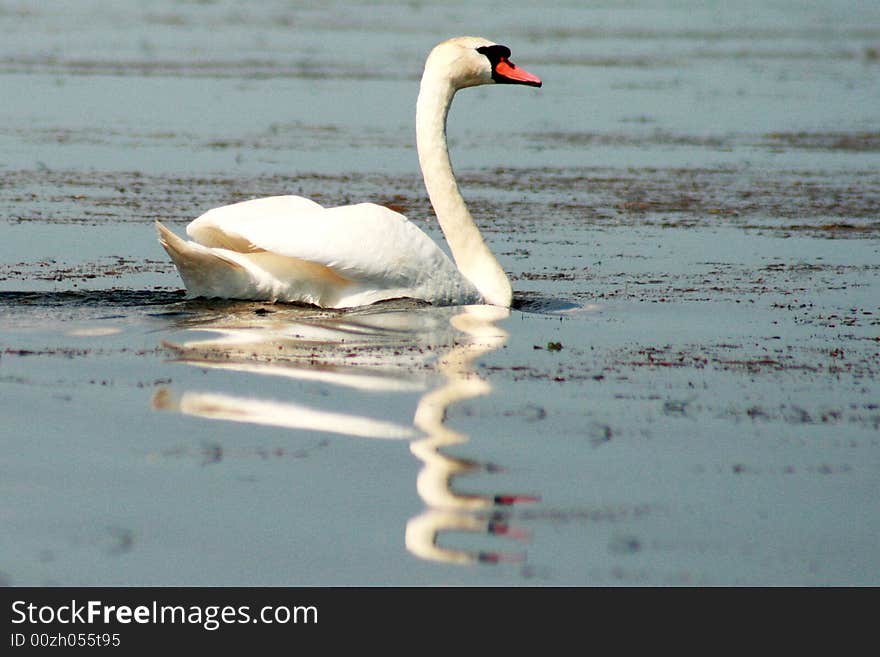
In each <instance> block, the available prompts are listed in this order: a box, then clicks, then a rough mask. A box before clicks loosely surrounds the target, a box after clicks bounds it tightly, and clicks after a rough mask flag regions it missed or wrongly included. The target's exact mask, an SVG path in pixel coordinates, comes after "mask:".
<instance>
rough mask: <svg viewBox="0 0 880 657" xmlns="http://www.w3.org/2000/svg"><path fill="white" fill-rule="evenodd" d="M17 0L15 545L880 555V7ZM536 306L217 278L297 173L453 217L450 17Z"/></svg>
mask: <svg viewBox="0 0 880 657" xmlns="http://www.w3.org/2000/svg"><path fill="white" fill-rule="evenodd" d="M508 5H509V7H508V10H507V11H505V12H504V13H503V14H501V13H499V12H498V11H496V9H495V7H494V6H492V5H490V4H489V3H443V4H442V5H441V6H435V5H432V4H428V3H405V4H399V5H398V4H380V3H372V2H338V3H324V4H322V5H321V6H320V7H318V8H316V7H313V6H311V5H310V4H308V3H297V2H282V1H280V0H277V1H271V2H262V3H258V4H257V5H256V6H250V5H248V6H247V7H245V6H243V5H241V3H235V2H231V1H226V0H216V1H214V2H211V1H207V2H204V1H202V2H195V1H193V2H185V1H178V2H172V1H170V0H167V1H164V2H152V3H148V4H147V3H138V2H133V1H119V0H117V1H116V2H103V1H99V0H96V1H94V2H77V3H69V2H60V1H57V2H56V1H45V2H39V3H37V2H25V1H23V0H22V1H18V2H15V1H9V2H3V3H0V33H2V35H3V38H2V39H0V97H2V98H3V102H2V103H0V152H2V153H3V157H2V160H0V244H2V245H3V246H2V247H0V412H2V414H3V418H4V421H3V426H2V429H0V446H2V449H0V454H2V456H0V492H2V494H3V497H4V499H5V500H6V504H4V509H3V524H4V528H5V531H4V532H3V534H2V536H0V581H2V582H4V583H7V584H12V585H128V584H130V585H150V584H155V585H312V584H314V585H349V584H368V585H384V584H392V585H395V584H403V585H407V584H428V585H446V584H464V585H539V586H540V585H608V584H611V585H616V584H624V585H628V584H639V585H645V584H647V585H667V584H696V585H729V584H751V585H755V584H770V585H777V584H788V585H826V584H838V585H839V584H843V585H849V584H855V585H860V584H873V585H876V584H878V583H880V577H878V573H880V539H878V537H880V512H878V507H877V503H876V501H877V499H878V498H880V384H878V375H880V342H878V341H880V280H878V275H880V241H878V235H880V166H878V165H880V115H878V113H877V108H878V107H880V7H877V6H875V4H874V3H867V2H856V1H852V2H821V3H820V2H815V3H812V2H806V3H805V2H794V1H782V0H780V1H778V2H769V3H768V2H766V1H762V2H746V3H738V4H737V5H736V7H734V8H731V7H730V6H728V5H729V3H720V2H719V3H711V2H708V3H707V2H700V3H698V2H671V1H660V0H657V1H655V2H635V1H634V2H624V1H621V2H582V3H576V2H570V3H553V4H551V5H550V6H547V5H542V6H541V8H539V9H536V8H535V7H534V6H533V5H532V4H529V3H524V2H511V3H508ZM461 33H470V34H478V35H482V36H486V37H488V38H491V39H494V40H496V41H499V42H503V43H506V44H507V45H509V46H510V47H511V48H512V50H513V53H514V61H516V62H518V63H519V64H521V65H522V66H524V67H525V68H527V69H528V70H530V71H533V72H535V73H537V74H538V75H540V76H541V77H542V78H543V79H544V82H545V86H544V87H543V88H542V89H540V90H538V89H526V88H500V87H495V88H479V89H472V90H467V91H465V92H462V93H461V94H459V96H457V98H456V101H455V104H454V106H453V108H452V111H451V115H450V127H449V137H450V144H451V148H452V157H453V161H454V163H455V165H456V171H457V174H458V177H459V179H460V181H461V185H462V190H463V193H464V195H465V197H466V198H467V200H468V202H469V203H470V205H471V208H472V211H473V214H474V215H475V216H476V217H477V219H478V222H479V223H480V224H481V227H482V228H483V230H484V234H485V235H486V238H487V240H488V241H489V243H490V244H491V246H492V248H493V250H494V251H495V252H496V253H497V254H498V255H499V259H500V260H501V262H502V264H503V265H504V267H505V269H506V270H507V271H508V272H509V273H510V276H511V279H512V281H513V286H514V290H515V296H516V304H515V308H513V309H511V310H510V311H506V310H501V309H497V308H491V307H483V306H474V307H453V308H435V307H430V306H426V305H422V304H417V303H413V302H410V301H396V302H392V303H386V304H379V305H377V306H374V307H370V308H363V309H358V310H356V311H350V312H344V313H343V312H325V311H320V310H317V309H314V308H300V307H290V306H276V305H271V304H260V303H254V304H252V303H227V302H217V301H205V300H194V301H187V300H185V299H184V298H183V294H182V291H181V289H180V285H181V284H180V280H179V278H178V277H177V274H176V272H175V271H174V269H173V267H172V266H171V264H170V263H169V262H168V261H167V258H166V256H165V254H164V252H163V251H162V250H161V248H160V247H159V245H158V244H157V242H156V240H155V235H154V230H153V226H152V222H153V220H155V219H161V220H162V221H164V222H166V223H167V224H168V225H170V226H172V227H173V228H174V229H175V230H178V231H182V229H183V227H184V226H185V224H186V222H188V221H189V220H191V219H192V218H194V217H195V216H198V215H199V214H200V213H201V212H203V211H204V210H206V209H208V208H210V207H213V206H216V205H221V204H225V203H229V202H234V201H238V200H243V199H246V198H251V197H254V196H259V195H270V194H279V193H295V194H303V195H306V196H310V197H312V198H315V199H316V200H318V201H320V202H321V203H323V204H325V205H338V204H344V203H350V202H357V201H360V200H372V201H374V202H379V203H384V204H387V205H391V206H392V207H394V208H395V209H398V210H400V211H403V212H404V213H406V214H407V215H408V216H409V217H410V218H411V219H412V220H413V221H415V222H417V223H418V224H419V225H420V226H421V227H422V228H423V229H424V230H426V231H427V232H428V233H429V234H430V235H432V236H433V237H435V239H437V240H438V241H440V242H442V236H441V234H440V233H439V230H438V228H437V226H436V222H435V221H434V220H433V215H432V212H431V209H430V206H429V204H428V202H427V200H426V198H425V195H424V190H423V187H422V183H421V178H420V176H419V172H418V163H417V159H416V155H415V150H414V128H413V118H414V105H415V96H416V93H417V90H418V78H419V75H420V71H421V66H422V63H423V61H424V57H425V55H426V53H427V52H428V51H429V50H430V48H431V47H433V45H435V44H436V43H437V42H439V41H441V40H443V39H445V38H447V37H449V36H454V35H457V34H461Z"/></svg>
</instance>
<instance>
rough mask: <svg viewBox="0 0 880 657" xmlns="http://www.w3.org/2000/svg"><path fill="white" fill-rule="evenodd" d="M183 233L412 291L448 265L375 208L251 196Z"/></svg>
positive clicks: (422, 239)
mask: <svg viewBox="0 0 880 657" xmlns="http://www.w3.org/2000/svg"><path fill="white" fill-rule="evenodd" d="M187 233H188V234H189V235H190V237H192V238H193V239H194V240H195V241H197V242H199V243H200V244H203V245H204V246H209V247H218V248H224V249H229V250H231V251H237V252H239V253H254V254H259V253H265V252H268V253H269V254H274V255H278V256H285V257H288V258H295V259H297V260H303V261H307V262H312V263H316V264H319V265H323V266H325V267H329V268H331V269H332V270H333V271H334V272H335V273H336V274H338V275H339V276H342V277H344V278H346V279H348V280H351V281H361V282H366V281H381V282H382V283H383V285H384V286H386V287H387V286H389V285H395V284H400V285H408V286H412V285H413V284H414V283H415V282H417V281H422V280H424V279H425V278H427V277H430V276H431V275H433V274H436V273H439V272H438V271H437V270H438V268H440V269H443V270H445V269H447V268H448V267H449V266H450V265H451V262H450V261H449V258H448V257H447V256H446V255H445V254H444V253H443V252H442V251H441V250H440V248H439V247H438V246H437V245H436V244H435V243H434V242H433V241H432V240H431V239H430V238H429V237H428V236H427V235H425V234H424V233H423V232H422V231H421V230H420V229H419V228H418V227H417V226H415V225H414V224H412V223H411V222H410V221H408V220H407V218H406V217H404V216H403V215H402V214H400V213H398V212H394V211H393V210H390V209H388V208H386V207H384V206H381V205H376V204H374V203H360V204H358V205H346V206H340V207H335V208H323V207H322V206H321V205H319V204H317V203H315V202H314V201H310V200H309V199H305V198H302V197H300V196H275V197H269V198H263V199H256V200H253V201H244V202H242V203H236V204H234V205H227V206H224V207H221V208H215V209H213V210H209V211H208V212H206V213H205V214H203V215H202V216H201V217H199V218H198V219H196V220H195V221H193V222H192V223H190V225H189V226H188V227H187ZM453 267H454V266H453Z"/></svg>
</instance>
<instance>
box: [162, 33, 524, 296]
mask: <svg viewBox="0 0 880 657" xmlns="http://www.w3.org/2000/svg"><path fill="white" fill-rule="evenodd" d="M509 54H510V51H509V50H508V49H507V48H505V47H504V46H498V45H497V44H494V43H492V42H491V41H487V40H485V39H480V38H476V37H458V38H456V39H450V40H448V41H445V42H443V43H441V44H440V45H438V46H437V47H436V48H434V50H433V51H431V54H430V55H429V56H428V59H427V62H426V63H425V71H424V74H423V76H422V82H421V87H420V91H419V98H418V102H417V107H416V139H417V145H418V153H419V163H420V165H421V168H422V174H423V176H424V179H425V186H426V188H427V190H428V196H429V197H430V199H431V203H432V205H433V207H434V211H435V213H436V214H437V219H438V222H439V223H440V227H441V228H442V230H443V233H444V235H445V236H446V240H447V242H448V243H449V248H450V251H451V252H452V255H453V258H454V259H455V262H453V261H452V260H451V259H450V258H449V257H448V256H447V255H446V254H445V253H444V252H443V251H442V250H441V249H440V248H439V247H438V246H437V245H436V244H435V243H434V242H433V241H432V240H431V239H430V238H429V237H428V236H427V235H426V234H425V233H423V232H422V231H421V230H420V229H419V228H418V227H417V226H415V224H412V223H410V222H409V221H408V220H407V219H406V217H404V216H403V215H402V214H399V213H397V212H394V211H393V210H390V209H388V208H386V207H383V206H380V205H376V204H373V203H361V204H358V205H347V206H341V207H335V208H324V207H322V206H321V205H319V204H318V203H315V202H314V201H311V200H309V199H306V198H303V197H301V196H273V197H269V198H261V199H255V200H251V201H244V202H242V203H236V204H233V205H227V206H223V207H219V208H215V209H213V210H209V211H208V212H206V213H205V214H203V215H202V216H200V217H199V218H198V219H196V220H194V221H193V222H191V223H190V224H189V225H188V226H187V229H186V232H187V234H188V235H189V236H190V237H191V238H192V240H193V241H185V240H183V239H181V238H180V237H178V236H176V235H175V234H174V233H172V232H171V231H170V230H168V229H167V228H165V227H164V226H163V225H162V224H161V223H159V222H156V223H157V228H158V231H159V241H160V243H161V244H162V246H163V247H164V248H165V250H166V251H167V252H168V254H169V255H170V256H171V258H172V260H173V261H174V264H175V265H176V266H177V269H178V271H179V272H180V276H181V278H182V279H183V282H184V284H185V285H186V288H187V293H188V294H189V296H192V297H198V296H202V297H221V298H228V299H253V300H268V301H283V302H299V303H309V304H314V305H317V306H322V307H325V308H347V307H353V306H361V305H367V304H371V303H375V302H377V301H381V300H383V299H394V298H401V297H409V298H414V299H421V300H424V301H428V302H430V303H437V304H465V303H479V302H482V303H488V304H494V305H499V306H509V305H510V302H511V298H512V292H511V287H510V282H509V280H508V278H507V275H506V274H505V273H504V270H503V269H502V268H501V265H500V264H499V263H498V261H497V260H496V258H495V256H494V255H492V252H491V251H490V250H489V248H488V247H487V246H486V243H485V242H484V241H483V238H482V236H481V235H480V231H479V229H478V228H477V226H476V224H475V223H474V220H473V218H472V217H471V215H470V213H469V212H468V210H467V206H466V205H465V202H464V199H463V198H462V196H461V193H460V192H459V190H458V185H457V184H456V182H455V176H454V174H453V171H452V164H451V163H450V161H449V153H448V150H447V146H446V116H447V113H448V111H449V106H450V104H451V102H452V98H453V96H454V95H455V92H456V91H457V90H458V89H462V88H465V87H469V86H475V85H478V84H490V83H492V82H511V83H519V84H529V85H532V86H539V85H540V84H541V82H540V80H538V78H536V77H535V76H533V75H531V74H529V73H527V72H525V71H523V70H522V69H516V67H515V66H513V64H511V63H510V62H509V61H508V60H507V56H509Z"/></svg>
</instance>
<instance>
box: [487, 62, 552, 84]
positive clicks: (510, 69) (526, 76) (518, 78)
mask: <svg viewBox="0 0 880 657" xmlns="http://www.w3.org/2000/svg"><path fill="white" fill-rule="evenodd" d="M495 74H496V75H498V76H499V77H501V78H503V81H504V82H509V83H510V84H527V85H529V86H530V87H540V86H541V84H542V82H541V78H539V77H538V76H537V75H532V74H531V73H529V72H528V71H527V70H525V69H524V68H517V66H516V64H514V63H513V62H511V61H510V60H508V59H502V60H500V61H499V62H498V64H496V65H495Z"/></svg>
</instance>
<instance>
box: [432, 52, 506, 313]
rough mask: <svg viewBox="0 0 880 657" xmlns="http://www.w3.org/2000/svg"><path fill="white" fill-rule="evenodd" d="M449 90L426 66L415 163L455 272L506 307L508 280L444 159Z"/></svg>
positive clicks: (444, 78)
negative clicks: (452, 260) (453, 263)
mask: <svg viewBox="0 0 880 657" xmlns="http://www.w3.org/2000/svg"><path fill="white" fill-rule="evenodd" d="M455 91H456V89H455V87H454V86H453V84H452V82H451V81H450V80H449V79H448V77H447V76H445V75H442V74H438V72H436V71H432V70H431V69H430V68H427V69H426V70H425V74H424V76H423V77H422V84H421V88H420V90H419V99H418V102H417V104H416V143H417V145H418V151H419V164H420V165H421V168H422V175H423V176H424V179H425V187H426V188H427V190H428V197H429V198H430V199H431V205H432V206H433V207H434V212H435V213H436V214H437V221H438V222H439V223H440V227H441V228H442V229H443V234H444V235H445V236H446V241H447V242H448V243H449V248H450V250H451V251H452V256H453V257H454V258H455V264H456V265H457V266H458V269H459V271H461V273H462V275H463V276H464V277H465V278H467V279H468V280H469V281H470V282H471V283H473V285H474V287H476V288H477V290H478V291H479V292H480V294H481V295H482V296H483V299H484V301H485V302H486V303H490V304H493V305H496V306H510V302H511V298H512V293H511V288H510V281H509V280H508V278H507V275H506V274H505V273H504V270H503V269H502V268H501V265H500V264H499V263H498V260H496V258H495V256H494V255H492V252H491V251H490V250H489V247H487V246H486V243H485V242H484V241H483V237H482V235H480V231H479V229H478V228H477V226H476V224H475V223H474V220H473V218H472V217H471V214H470V212H468V209H467V206H466V205H465V202H464V199H463V198H462V196H461V192H459V190H458V184H457V183H456V182H455V175H454V173H453V171H452V163H451V162H450V161H449V150H448V148H447V145H446V116H447V114H448V113H449V106H450V104H451V103H452V97H453V96H454V95H455Z"/></svg>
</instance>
